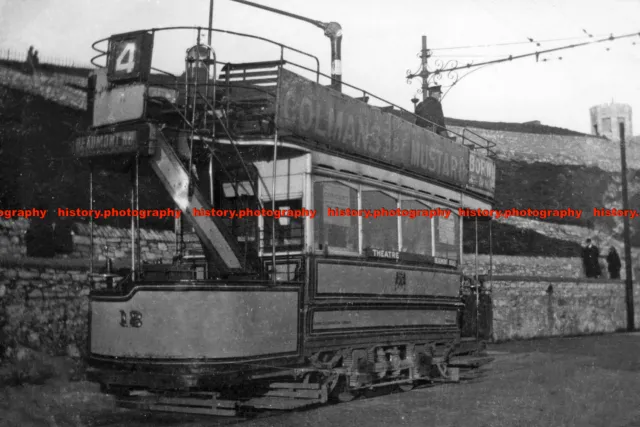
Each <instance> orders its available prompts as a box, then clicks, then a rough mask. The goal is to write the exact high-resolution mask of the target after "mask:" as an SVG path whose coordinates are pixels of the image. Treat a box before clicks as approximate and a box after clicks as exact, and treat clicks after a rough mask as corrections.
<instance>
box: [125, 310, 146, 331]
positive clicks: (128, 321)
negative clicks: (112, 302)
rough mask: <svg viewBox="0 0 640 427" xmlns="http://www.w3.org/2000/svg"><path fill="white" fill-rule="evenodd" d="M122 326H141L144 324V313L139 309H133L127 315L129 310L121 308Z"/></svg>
mask: <svg viewBox="0 0 640 427" xmlns="http://www.w3.org/2000/svg"><path fill="white" fill-rule="evenodd" d="M120 326H122V327H123V328H128V327H131V328H139V327H140V326H142V313H140V312H139V311H137V310H131V311H130V312H129V315H128V317H127V312H126V311H124V310H120Z"/></svg>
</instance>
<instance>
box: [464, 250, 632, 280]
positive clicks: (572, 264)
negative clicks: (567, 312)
mask: <svg viewBox="0 0 640 427" xmlns="http://www.w3.org/2000/svg"><path fill="white" fill-rule="evenodd" d="M618 254H619V255H620V258H621V262H622V268H621V269H620V274H621V276H622V277H624V269H625V266H624V265H625V263H624V252H618ZM603 255H604V256H606V253H605V254H603ZM636 263H637V262H636ZM491 268H493V275H494V276H501V275H503V276H528V277H554V278H557V277H559V278H576V279H577V278H584V271H583V267H582V259H581V258H578V257H575V258H557V257H524V256H507V255H494V256H493V257H489V255H478V274H487V275H488V274H489V271H490V270H491ZM600 269H601V270H602V273H603V275H604V276H605V278H608V271H607V263H606V261H605V260H604V259H601V260H600ZM462 271H463V272H464V274H466V275H468V276H473V274H474V272H475V255H473V254H464V258H463V261H462Z"/></svg>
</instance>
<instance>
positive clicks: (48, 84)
mask: <svg viewBox="0 0 640 427" xmlns="http://www.w3.org/2000/svg"><path fill="white" fill-rule="evenodd" d="M86 85H87V78H84V77H78V76H72V75H66V74H61V73H43V72H39V71H36V72H35V73H34V74H31V75H30V74H24V73H21V72H20V71H17V70H14V69H12V68H9V67H6V66H2V65H0V86H5V87H9V88H12V89H18V90H20V91H23V92H25V93H28V94H30V95H36V96H40V97H42V98H44V99H47V100H51V101H55V102H56V103H58V104H60V105H63V106H65V107H71V108H74V109H76V110H86V108H87V94H86V92H84V91H83V90H80V89H76V88H75V87H74V86H79V87H86Z"/></svg>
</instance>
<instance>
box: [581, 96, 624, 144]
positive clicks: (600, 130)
mask: <svg viewBox="0 0 640 427" xmlns="http://www.w3.org/2000/svg"><path fill="white" fill-rule="evenodd" d="M590 112H591V133H592V134H594V135H600V136H604V137H607V138H609V139H610V140H612V141H620V125H619V123H624V134H625V140H628V138H631V136H632V135H633V129H632V127H631V106H630V105H627V104H615V103H614V102H613V101H611V103H610V104H601V105H596V106H595V107H591V109H590Z"/></svg>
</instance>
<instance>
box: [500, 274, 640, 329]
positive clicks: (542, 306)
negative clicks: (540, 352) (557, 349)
mask: <svg viewBox="0 0 640 427" xmlns="http://www.w3.org/2000/svg"><path fill="white" fill-rule="evenodd" d="M490 286H491V295H492V301H493V313H492V316H493V330H492V338H493V340H494V341H505V340H512V339H526V338H536V337H546V336H562V335H565V336H566V335H584V334H593V333H603V332H614V331H616V330H621V329H625V328H626V305H625V284H624V283H623V282H622V281H613V280H595V279H593V280H579V279H578V280H573V279H561V278H549V279H546V280H544V279H539V278H537V277H518V276H511V277H509V276H498V277H494V280H493V281H492V283H491V285H490ZM634 291H635V292H634V300H635V307H638V303H640V290H638V284H637V283H636V284H634ZM636 311H637V309H636ZM635 323H636V325H635V326H636V328H638V327H640V316H639V315H636V316H635Z"/></svg>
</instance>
